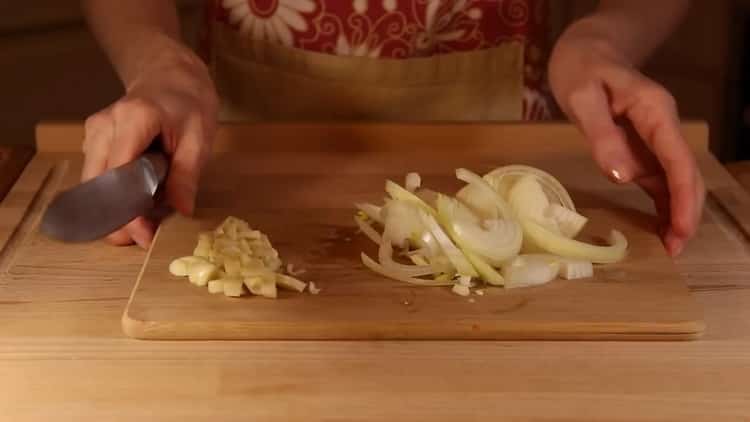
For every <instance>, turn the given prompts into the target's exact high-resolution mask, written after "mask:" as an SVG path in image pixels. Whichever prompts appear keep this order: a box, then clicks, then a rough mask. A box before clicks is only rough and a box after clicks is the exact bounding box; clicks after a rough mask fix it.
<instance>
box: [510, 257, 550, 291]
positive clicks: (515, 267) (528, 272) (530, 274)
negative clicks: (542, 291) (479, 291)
mask: <svg viewBox="0 0 750 422" xmlns="http://www.w3.org/2000/svg"><path fill="white" fill-rule="evenodd" d="M559 269H560V264H559V263H558V262H556V261H551V260H549V259H547V258H546V257H545V256H541V255H519V256H517V257H515V258H514V259H513V260H512V261H510V263H508V264H507V265H505V266H504V267H503V277H505V287H508V288H515V287H528V286H538V285H540V284H544V283H548V282H550V281H552V280H553V279H554V278H555V277H557V273H558V272H559Z"/></svg>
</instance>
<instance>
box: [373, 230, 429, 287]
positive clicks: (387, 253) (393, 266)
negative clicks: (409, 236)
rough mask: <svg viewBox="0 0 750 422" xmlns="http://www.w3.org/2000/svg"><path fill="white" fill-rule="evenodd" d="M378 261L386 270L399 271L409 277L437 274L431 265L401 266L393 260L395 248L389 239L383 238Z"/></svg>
mask: <svg viewBox="0 0 750 422" xmlns="http://www.w3.org/2000/svg"><path fill="white" fill-rule="evenodd" d="M378 261H380V265H382V266H383V267H384V268H386V269H389V270H393V271H397V272H399V273H401V274H404V275H407V276H409V277H420V276H425V275H429V274H433V273H435V270H434V269H433V268H432V267H431V266H429V265H407V264H400V263H398V262H396V261H394V260H393V248H392V247H391V242H390V240H389V239H388V237H385V236H384V237H383V241H382V242H380V248H378Z"/></svg>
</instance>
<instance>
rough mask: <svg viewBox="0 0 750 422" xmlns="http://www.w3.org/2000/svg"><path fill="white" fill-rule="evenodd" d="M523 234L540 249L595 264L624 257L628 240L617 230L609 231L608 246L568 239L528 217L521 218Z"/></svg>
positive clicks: (606, 262) (615, 260) (619, 259)
mask: <svg viewBox="0 0 750 422" xmlns="http://www.w3.org/2000/svg"><path fill="white" fill-rule="evenodd" d="M521 225H522V226H523V231H524V234H525V235H527V236H528V237H529V240H531V241H532V242H534V243H535V244H536V245H537V246H539V247H540V248H541V249H543V250H545V251H547V252H549V253H551V254H554V255H559V256H562V257H565V258H574V259H582V260H586V261H591V262H593V263H596V264H610V263H614V262H618V261H621V260H622V259H623V258H625V254H626V253H627V248H628V240H627V239H626V238H625V236H623V234H622V233H620V232H619V231H617V230H612V232H611V233H610V246H597V245H592V244H589V243H584V242H580V241H578V240H574V239H568V238H567V237H565V236H562V235H559V234H557V233H554V232H551V231H549V230H547V229H546V228H544V227H543V226H542V225H540V224H538V223H536V222H534V221H531V220H529V219H522V220H521Z"/></svg>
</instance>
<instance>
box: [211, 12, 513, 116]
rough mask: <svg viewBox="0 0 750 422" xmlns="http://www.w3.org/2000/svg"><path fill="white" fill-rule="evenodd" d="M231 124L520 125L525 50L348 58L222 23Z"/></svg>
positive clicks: (217, 49)
mask: <svg viewBox="0 0 750 422" xmlns="http://www.w3.org/2000/svg"><path fill="white" fill-rule="evenodd" d="M212 33H213V37H214V39H213V46H212V51H213V53H212V72H213V76H214V78H215V81H216V85H217V88H218V90H219V93H220V95H221V97H222V99H223V110H222V119H223V120H330V119H338V120H412V121H414V120H520V119H521V115H522V98H523V45H522V44H521V43H520V42H508V43H506V44H503V45H502V46H500V47H496V48H491V49H485V50H479V51H472V52H461V53H450V54H442V55H436V56H431V57H425V58H411V59H373V58H364V57H340V56H334V55H330V54H323V53H317V52H309V51H304V50H301V49H291V48H287V47H284V46H279V45H272V44H268V43H265V42H257V41H252V40H250V39H248V38H245V37H242V36H241V35H240V34H238V33H237V32H236V31H234V30H232V29H231V28H229V27H227V26H226V25H223V24H215V28H214V29H213V31H212Z"/></svg>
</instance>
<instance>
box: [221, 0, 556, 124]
mask: <svg viewBox="0 0 750 422" xmlns="http://www.w3.org/2000/svg"><path fill="white" fill-rule="evenodd" d="M207 16H208V18H209V20H208V22H209V23H210V22H213V21H218V22H220V23H222V24H225V25H229V26H231V27H232V28H234V29H235V30H236V31H238V33H239V34H240V35H241V36H246V37H250V38H252V39H255V40H265V41H268V42H270V43H276V44H280V45H284V46H287V47H291V48H300V49H304V50H308V51H315V52H320V53H327V54H334V55H338V56H359V57H371V58H388V59H403V58H413V57H425V56H433V55H436V54H447V53H451V52H458V51H471V50H478V49H485V48H491V47H495V46H498V45H500V44H502V43H504V42H507V41H521V42H523V43H524V45H525V50H524V51H525V65H524V82H525V88H526V89H525V92H524V104H523V110H524V112H523V115H524V119H526V120H539V119H546V118H549V117H550V107H549V103H550V102H549V95H548V90H547V89H546V86H545V75H544V69H545V62H546V46H545V42H544V41H545V26H546V18H547V2H546V1H545V0H315V1H314V0H212V2H211V4H210V7H209V13H208V14H207ZM207 47H208V48H210V46H207Z"/></svg>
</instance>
